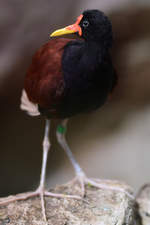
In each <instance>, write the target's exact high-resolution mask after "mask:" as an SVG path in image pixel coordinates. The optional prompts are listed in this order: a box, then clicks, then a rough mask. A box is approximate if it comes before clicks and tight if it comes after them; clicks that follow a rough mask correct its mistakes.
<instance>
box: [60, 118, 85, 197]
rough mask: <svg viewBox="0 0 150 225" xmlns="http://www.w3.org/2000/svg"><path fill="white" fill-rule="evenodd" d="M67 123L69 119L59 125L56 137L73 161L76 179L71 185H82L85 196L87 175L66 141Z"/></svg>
mask: <svg viewBox="0 0 150 225" xmlns="http://www.w3.org/2000/svg"><path fill="white" fill-rule="evenodd" d="M67 122H68V119H65V120H63V121H62V122H61V124H60V125H58V127H57V131H56V136H57V140H58V143H59V144H60V145H61V147H62V148H63V149H64V151H65V152H66V154H67V155H68V157H69V159H70V161H71V164H72V165H73V167H74V170H75V174H76V177H75V178H74V179H73V181H72V182H70V183H74V182H76V181H78V182H79V183H80V185H81V193H82V196H84V194H85V185H84V180H85V177H86V176H85V173H84V172H83V170H82V168H81V167H80V165H79V164H78V162H77V161H76V160H75V158H74V156H73V154H72V152H71V150H70V148H69V146H68V143H67V141H66V138H65V134H66V131H67Z"/></svg>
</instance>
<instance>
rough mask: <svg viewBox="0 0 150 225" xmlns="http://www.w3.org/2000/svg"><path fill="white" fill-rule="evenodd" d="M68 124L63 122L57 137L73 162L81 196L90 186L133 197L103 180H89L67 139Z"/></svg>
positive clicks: (58, 129) (65, 121)
mask: <svg viewBox="0 0 150 225" xmlns="http://www.w3.org/2000/svg"><path fill="white" fill-rule="evenodd" d="M67 122H68V120H67V119H66V120H63V121H62V122H61V124H60V125H59V126H58V128H57V131H56V136H57V140H58V142H59V144H60V145H61V147H62V148H63V149H64V151H65V152H66V153H67V155H68V157H69V160H70V161H71V164H72V165H73V168H74V170H75V174H76V177H75V179H73V183H74V182H75V181H79V183H80V185H81V194H82V196H84V195H85V184H90V185H91V186H95V187H97V188H102V189H109V190H114V191H120V192H124V193H126V194H127V195H128V196H130V197H132V195H131V194H130V193H128V192H126V191H125V190H123V189H121V188H119V187H117V186H116V187H111V186H110V185H109V183H108V185H107V184H104V183H103V182H102V180H97V181H95V180H93V179H89V178H87V177H86V175H85V173H84V172H83V170H82V169H81V167H80V165H79V164H78V163H77V161H76V160H75V158H74V156H73V154H72V152H71V150H70V148H69V146H68V144H67V141H66V138H65V133H66V131H67Z"/></svg>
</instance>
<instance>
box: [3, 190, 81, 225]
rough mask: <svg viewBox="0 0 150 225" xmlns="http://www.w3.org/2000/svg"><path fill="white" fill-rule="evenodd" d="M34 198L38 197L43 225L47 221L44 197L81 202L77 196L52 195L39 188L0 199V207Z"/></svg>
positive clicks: (46, 224)
mask: <svg viewBox="0 0 150 225" xmlns="http://www.w3.org/2000/svg"><path fill="white" fill-rule="evenodd" d="M35 196H40V199H41V208H42V214H43V219H44V221H45V225H48V223H47V219H46V209H45V203H44V196H51V197H54V198H72V199H77V200H82V198H81V197H80V196H78V195H67V194H59V193H53V192H49V191H47V190H45V189H44V187H41V186H39V187H38V189H37V190H35V191H33V192H26V193H21V194H17V195H14V196H9V197H5V198H0V206H3V205H6V204H9V203H11V202H14V201H19V200H26V199H28V198H32V197H35Z"/></svg>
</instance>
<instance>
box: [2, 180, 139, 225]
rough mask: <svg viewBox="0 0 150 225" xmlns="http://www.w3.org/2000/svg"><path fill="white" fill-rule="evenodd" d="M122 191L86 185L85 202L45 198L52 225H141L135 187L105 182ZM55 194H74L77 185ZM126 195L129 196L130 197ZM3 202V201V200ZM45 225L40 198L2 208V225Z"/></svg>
mask: <svg viewBox="0 0 150 225" xmlns="http://www.w3.org/2000/svg"><path fill="white" fill-rule="evenodd" d="M101 182H102V183H103V184H105V185H107V186H109V187H111V188H112V187H116V188H121V189H122V190H123V192H122V191H116V190H115V191H114V190H111V189H109V190H108V189H97V188H94V187H91V186H89V185H87V186H86V196H85V198H84V200H83V201H82V200H75V199H57V198H50V197H46V198H45V205H46V215H47V220H48V224H49V225H55V224H56V225H141V223H140V217H139V215H138V213H137V204H136V202H135V200H134V198H132V197H130V196H129V195H130V194H131V188H130V187H129V186H127V185H125V184H123V183H120V182H117V181H108V180H106V181H101ZM51 191H54V192H59V193H60V192H61V193H65V194H71V193H72V191H77V190H76V188H75V186H74V187H73V186H69V185H63V186H59V187H56V188H55V189H54V190H51ZM126 193H129V195H127V194H126ZM0 201H1V199H0ZM7 224H9V225H10V224H11V225H18V224H19V225H26V224H28V225H45V223H44V221H43V216H42V213H41V204H40V199H39V197H34V198H31V199H28V200H21V201H17V202H12V203H9V204H8V205H6V206H1V207H0V225H7Z"/></svg>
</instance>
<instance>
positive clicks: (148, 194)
mask: <svg viewBox="0 0 150 225" xmlns="http://www.w3.org/2000/svg"><path fill="white" fill-rule="evenodd" d="M136 199H137V203H138V205H139V213H140V216H141V218H142V225H150V184H146V185H144V186H143V187H142V188H141V190H140V191H139V193H138V195H137V198H136Z"/></svg>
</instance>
